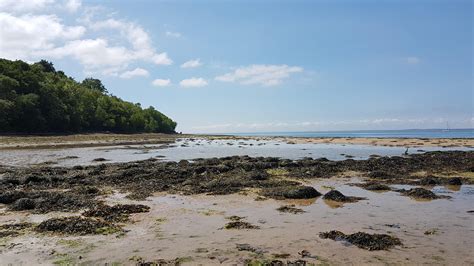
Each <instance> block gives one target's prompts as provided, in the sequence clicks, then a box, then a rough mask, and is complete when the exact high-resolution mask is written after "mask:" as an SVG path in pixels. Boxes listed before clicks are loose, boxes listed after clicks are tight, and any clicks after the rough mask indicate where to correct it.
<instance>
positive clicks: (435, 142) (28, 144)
mask: <svg viewBox="0 0 474 266" xmlns="http://www.w3.org/2000/svg"><path fill="white" fill-rule="evenodd" d="M182 138H191V139H193V138H200V139H205V140H258V141H280V142H285V143H290V144H292V143H314V144H356V145H375V146H388V147H427V146H429V147H471V148H472V147H474V138H469V139H438V138H436V139H425V138H303V137H301V138H299V137H298V138H295V137H244V136H224V135H185V134H175V135H172V134H153V133H144V134H112V133H111V134H75V135H56V136H0V150H2V149H3V150H8V149H32V148H43V149H44V148H72V147H100V146H117V145H140V144H149V145H150V144H166V143H173V142H174V141H175V140H177V139H182Z"/></svg>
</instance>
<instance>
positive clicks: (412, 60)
mask: <svg viewBox="0 0 474 266" xmlns="http://www.w3.org/2000/svg"><path fill="white" fill-rule="evenodd" d="M403 62H405V63H407V64H409V65H416V64H419V63H421V59H420V58H419V57H416V56H408V57H405V58H403Z"/></svg>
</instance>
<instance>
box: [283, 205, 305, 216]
mask: <svg viewBox="0 0 474 266" xmlns="http://www.w3.org/2000/svg"><path fill="white" fill-rule="evenodd" d="M277 211H279V212H284V213H292V214H300V213H305V211H304V210H302V209H300V208H296V207H295V205H285V206H281V207H279V208H278V209H277Z"/></svg>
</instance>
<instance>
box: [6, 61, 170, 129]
mask: <svg viewBox="0 0 474 266" xmlns="http://www.w3.org/2000/svg"><path fill="white" fill-rule="evenodd" d="M176 125H177V124H176V122H174V121H173V120H171V119H170V118H169V117H167V116H166V115H164V114H162V113H161V112H159V111H157V110H155V109H154V108H153V107H151V106H150V107H148V108H146V109H144V108H142V107H141V106H140V104H138V103H131V102H127V101H124V100H122V99H120V98H118V97H116V96H113V95H111V94H109V93H108V92H107V89H106V88H105V87H104V85H103V84H102V82H101V81H100V80H99V79H94V78H86V79H84V80H83V81H82V82H77V81H75V80H74V79H72V78H71V77H68V76H67V75H66V74H65V73H64V72H63V71H59V70H56V69H55V68H54V66H53V64H52V63H51V62H48V61H45V60H41V61H39V62H37V63H34V64H28V63H26V62H23V61H21V60H17V61H10V60H6V59H0V133H29V134H31V133H80V132H105V131H109V132H120V133H141V132H153V133H175V128H176Z"/></svg>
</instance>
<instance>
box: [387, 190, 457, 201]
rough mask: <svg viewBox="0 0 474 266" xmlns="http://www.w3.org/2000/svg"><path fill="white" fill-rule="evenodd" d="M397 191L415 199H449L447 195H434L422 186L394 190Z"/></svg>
mask: <svg viewBox="0 0 474 266" xmlns="http://www.w3.org/2000/svg"><path fill="white" fill-rule="evenodd" d="M396 191H397V192H400V193H401V194H402V195H405V196H408V197H411V198H415V199H426V200H432V199H449V198H450V197H449V196H444V195H442V196H440V195H436V194H435V193H433V192H432V191H430V190H427V189H424V188H412V189H408V190H406V189H401V190H396Z"/></svg>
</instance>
